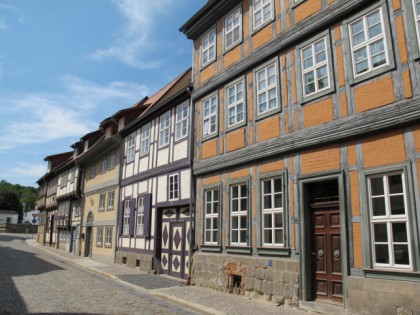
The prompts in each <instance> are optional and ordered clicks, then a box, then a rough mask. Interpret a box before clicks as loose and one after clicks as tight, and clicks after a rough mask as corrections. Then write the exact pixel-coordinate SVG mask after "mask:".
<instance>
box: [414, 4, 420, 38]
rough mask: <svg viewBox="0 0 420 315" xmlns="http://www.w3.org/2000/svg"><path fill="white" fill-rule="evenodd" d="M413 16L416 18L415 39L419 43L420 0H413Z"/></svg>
mask: <svg viewBox="0 0 420 315" xmlns="http://www.w3.org/2000/svg"><path fill="white" fill-rule="evenodd" d="M413 6H414V18H415V19H416V30H417V41H418V43H419V45H420V0H413Z"/></svg>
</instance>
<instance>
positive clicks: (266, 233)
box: [264, 230, 273, 244]
mask: <svg viewBox="0 0 420 315" xmlns="http://www.w3.org/2000/svg"><path fill="white" fill-rule="evenodd" d="M272 235H273V234H272V233H271V230H264V243H269V244H271V243H272V242H273V238H272V237H273V236H272Z"/></svg>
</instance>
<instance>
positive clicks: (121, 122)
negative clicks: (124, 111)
mask: <svg viewBox="0 0 420 315" xmlns="http://www.w3.org/2000/svg"><path fill="white" fill-rule="evenodd" d="M124 125H125V118H124V117H123V118H121V119H120V120H119V121H118V131H120V130H121V129H123V128H124Z"/></svg>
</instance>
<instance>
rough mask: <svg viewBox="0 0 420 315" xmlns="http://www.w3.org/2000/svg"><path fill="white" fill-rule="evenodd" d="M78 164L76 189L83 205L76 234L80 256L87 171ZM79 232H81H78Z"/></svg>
mask: <svg viewBox="0 0 420 315" xmlns="http://www.w3.org/2000/svg"><path fill="white" fill-rule="evenodd" d="M76 166H78V168H79V177H78V178H77V181H78V183H77V190H78V191H76V196H77V197H80V198H79V199H80V207H81V211H80V225H79V231H77V226H76V235H78V239H77V243H78V244H77V254H78V256H81V255H82V251H81V242H80V235H81V232H82V227H83V215H84V208H85V195H84V193H83V192H84V190H85V187H84V185H83V183H84V176H85V172H84V171H83V168H82V167H81V166H79V164H77V163H76ZM82 185H83V189H82ZM77 232H79V233H77Z"/></svg>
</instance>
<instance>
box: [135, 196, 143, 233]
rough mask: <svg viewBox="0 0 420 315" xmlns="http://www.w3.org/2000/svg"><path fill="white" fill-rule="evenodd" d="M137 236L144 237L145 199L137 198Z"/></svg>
mask: <svg viewBox="0 0 420 315" xmlns="http://www.w3.org/2000/svg"><path fill="white" fill-rule="evenodd" d="M136 235H144V197H138V198H137V226H136Z"/></svg>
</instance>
